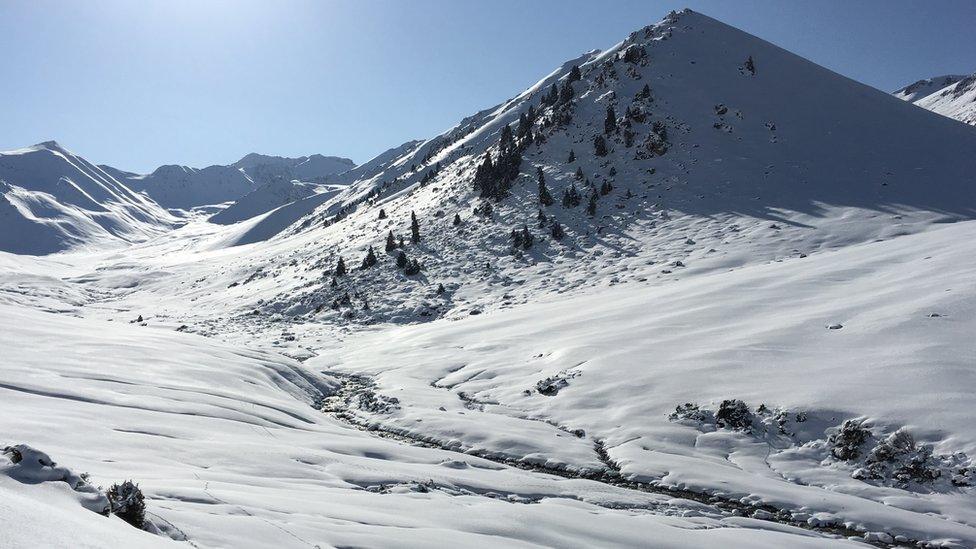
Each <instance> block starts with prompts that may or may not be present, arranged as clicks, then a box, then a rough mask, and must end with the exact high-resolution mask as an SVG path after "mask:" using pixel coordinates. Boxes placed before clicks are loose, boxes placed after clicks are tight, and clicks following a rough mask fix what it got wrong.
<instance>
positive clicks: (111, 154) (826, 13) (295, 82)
mask: <svg viewBox="0 0 976 549" xmlns="http://www.w3.org/2000/svg"><path fill="white" fill-rule="evenodd" d="M686 6H687V7H690V8H692V9H695V10H697V11H700V12H702V13H704V14H706V15H710V16H712V17H715V18H717V19H720V20H722V21H724V22H726V23H729V24H731V25H733V26H736V27H739V28H740V29H743V30H745V31H748V32H750V33H752V34H755V35H757V36H759V37H761V38H764V39H766V40H769V41H770V42H773V43H775V44H777V45H780V46H782V47H785V48H786V49H789V50H791V51H793V52H795V53H798V54H800V55H802V56H804V57H807V58H808V59H811V60H813V61H815V62H817V63H819V64H821V65H824V66H826V67H828V68H830V69H833V70H835V71H837V72H839V73H841V74H844V75H846V76H850V77H852V78H854V79H856V80H860V81H862V82H864V83H867V84H870V85H872V86H875V87H878V88H881V89H883V90H886V91H892V90H894V89H895V88H898V87H900V86H902V85H904V84H907V83H910V82H912V81H914V80H917V79H919V78H923V77H928V76H933V75H938V74H944V73H970V72H973V71H976V39H974V34H973V33H974V32H976V31H974V30H973V29H974V27H973V23H974V22H976V2H974V1H972V0H957V1H954V0H944V1H935V0H932V1H925V2H919V1H899V0H883V1H882V0H876V1H853V2H852V1H847V0H844V1H818V2H799V1H784V0H740V1H736V2H731V1H704V0H701V1H696V0H685V1H682V2H669V1H655V0H637V1H624V0H621V1H618V2H612V1H606V0H589V1H577V0H514V1H510V0H492V1H490V2H489V1H487V0H486V1H483V2H475V1H473V0H348V1H346V0H263V1H257V0H233V1H218V0H84V1H81V0H0V150H7V149H12V148H18V147H22V146H25V145H30V144H33V143H37V142H40V141H46V140H49V139H56V140H58V141H59V142H60V143H61V144H62V145H64V146H65V147H67V148H69V149H70V150H72V151H74V152H76V153H78V154H81V155H83V156H85V157H86V158H88V159H89V160H91V161H93V162H97V163H106V164H111V165H114V166H116V167H119V168H122V169H127V170H132V171H139V172H145V171H150V170H152V169H153V168H155V167H156V166H158V165H160V164H175V163H179V164H186V165H190V166H196V167H203V166H207V165H210V164H226V163H230V162H233V161H234V160H237V159H238V158H240V157H241V156H243V155H244V154H246V153H248V152H261V153H266V154H277V155H285V156H299V155H304V154H311V153H316V152H318V153H323V154H331V155H340V156H347V157H350V158H352V159H353V160H355V161H356V162H363V161H366V160H368V159H369V158H370V157H372V156H374V155H376V154H378V153H380V152H382V151H384V150H386V149H388V148H390V147H393V146H396V145H399V144H400V143H402V142H404V141H407V140H409V139H415V138H423V137H430V136H432V135H435V134H437V133H439V132H441V131H442V130H444V129H446V128H448V127H450V126H452V125H454V123H456V122H457V121H458V120H459V119H460V118H462V117H464V116H466V115H468V114H472V113H474V112H475V111H477V110H480V109H482V108H485V107H488V106H491V105H494V104H496V103H499V102H501V101H502V100H504V99H507V98H509V97H511V96H513V95H515V94H517V93H518V92H519V91H521V90H522V89H524V88H525V87H527V86H529V85H530V84H532V83H534V82H535V81H536V80H538V79H539V78H541V77H542V76H544V75H545V74H547V73H548V72H550V71H551V70H552V69H553V68H555V67H556V66H558V65H559V64H561V63H562V62H564V61H565V60H567V59H570V58H572V57H575V56H577V55H578V54H580V53H582V52H584V51H587V50H590V49H595V48H606V47H609V46H611V45H613V44H615V43H616V42H618V41H620V40H621V39H623V38H624V37H626V36H627V34H629V33H630V32H631V31H633V30H636V29H637V28H640V27H642V26H644V25H646V24H649V23H652V22H656V21H658V20H659V19H661V18H662V17H663V16H664V15H665V14H666V13H667V12H668V11H669V10H671V9H680V8H682V7H686Z"/></svg>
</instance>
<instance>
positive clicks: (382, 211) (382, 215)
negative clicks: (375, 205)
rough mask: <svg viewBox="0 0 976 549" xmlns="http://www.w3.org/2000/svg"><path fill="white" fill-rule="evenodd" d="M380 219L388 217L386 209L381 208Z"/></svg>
mask: <svg viewBox="0 0 976 549" xmlns="http://www.w3.org/2000/svg"><path fill="white" fill-rule="evenodd" d="M380 219H386V210H384V209H383V208H380Z"/></svg>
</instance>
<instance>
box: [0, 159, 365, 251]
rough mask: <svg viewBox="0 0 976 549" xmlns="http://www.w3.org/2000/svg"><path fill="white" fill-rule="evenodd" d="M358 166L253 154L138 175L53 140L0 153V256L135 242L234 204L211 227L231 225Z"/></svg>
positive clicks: (316, 188)
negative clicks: (201, 210)
mask: <svg viewBox="0 0 976 549" xmlns="http://www.w3.org/2000/svg"><path fill="white" fill-rule="evenodd" d="M355 167H356V165H355V163H354V162H353V161H352V160H349V159H348V158H339V157H335V156H323V155H312V156H302V157H299V158H285V157H279V156H267V155H260V154H256V153H252V154H249V155H247V156H245V157H244V158H242V159H241V160H239V161H237V162H235V163H234V164H232V165H230V166H210V167H207V168H203V169H197V168H190V167H187V166H175V165H169V166H161V167H159V168H158V169H156V170H155V171H153V172H152V173H150V174H145V175H140V174H134V173H131V172H126V171H123V170H119V169H117V168H113V167H111V166H105V165H94V164H92V163H91V162H89V161H87V160H85V159H84V158H81V157H80V156H77V155H75V154H73V153H71V152H70V151H68V150H67V149H65V148H64V147H62V146H61V145H59V144H58V143H57V142H54V141H47V142H44V143H40V144H37V145H34V146H31V147H27V148H24V149H18V150H13V151H7V152H0V251H7V252H13V253H19V254H31V255H42V254H49V253H54V252H59V251H63V250H68V249H76V248H79V247H105V246H114V245H122V244H124V243H127V242H137V241H141V240H145V239H147V238H149V237H152V236H155V235H158V234H160V233H162V232H164V231H167V230H170V229H172V228H173V227H175V226H178V225H180V224H182V223H183V222H184V220H183V213H182V211H183V210H190V209H193V208H198V207H203V206H217V205H227V204H228V203H235V202H236V201H238V200H240V203H235V204H233V205H231V206H230V207H228V208H226V209H225V210H224V211H222V212H218V214H217V216H216V217H215V219H214V222H215V223H220V224H228V223H234V222H237V221H241V220H244V219H247V218H250V217H254V216H256V215H260V214H262V213H265V212H268V211H270V210H272V209H274V208H277V207H279V206H281V205H283V204H287V203H289V202H294V201H295V200H299V199H301V198H307V197H310V196H312V195H314V194H316V193H318V192H321V191H325V190H328V189H334V188H335V185H331V186H327V185H325V182H326V181H328V180H330V179H331V178H335V177H336V176H337V175H338V174H340V173H342V172H348V171H349V170H351V169H352V168H355ZM333 194H334V193H333ZM213 209H218V208H213Z"/></svg>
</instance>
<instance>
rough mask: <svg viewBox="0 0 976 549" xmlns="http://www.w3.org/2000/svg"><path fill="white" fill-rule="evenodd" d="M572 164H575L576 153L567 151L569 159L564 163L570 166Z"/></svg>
mask: <svg viewBox="0 0 976 549" xmlns="http://www.w3.org/2000/svg"><path fill="white" fill-rule="evenodd" d="M573 162H576V151H574V150H573V149H569V159H567V160H566V163H568V164H572V163H573Z"/></svg>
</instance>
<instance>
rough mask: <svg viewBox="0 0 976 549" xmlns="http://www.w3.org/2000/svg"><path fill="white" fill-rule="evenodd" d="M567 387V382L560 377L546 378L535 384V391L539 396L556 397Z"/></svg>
mask: <svg viewBox="0 0 976 549" xmlns="http://www.w3.org/2000/svg"><path fill="white" fill-rule="evenodd" d="M565 387H569V382H568V381H566V379H565V378H562V377H547V378H546V379H542V380H539V381H537V382H536V384H535V389H536V391H539V394H540V395H545V396H556V394H558V393H559V391H560V389H563V388H565Z"/></svg>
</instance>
